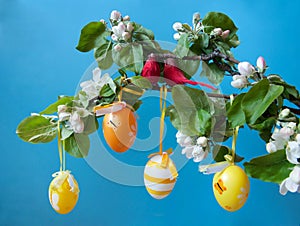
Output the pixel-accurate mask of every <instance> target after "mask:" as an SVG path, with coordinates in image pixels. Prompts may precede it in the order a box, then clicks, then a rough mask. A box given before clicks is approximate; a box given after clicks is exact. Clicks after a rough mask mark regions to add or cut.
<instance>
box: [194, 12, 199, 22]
mask: <svg viewBox="0 0 300 226" xmlns="http://www.w3.org/2000/svg"><path fill="white" fill-rule="evenodd" d="M199 20H200V13H199V12H196V13H194V14H193V21H199Z"/></svg>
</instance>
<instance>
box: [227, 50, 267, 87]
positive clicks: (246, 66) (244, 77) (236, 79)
mask: <svg viewBox="0 0 300 226" xmlns="http://www.w3.org/2000/svg"><path fill="white" fill-rule="evenodd" d="M256 68H257V70H256V69H255V68H254V66H252V65H251V64H250V63H249V62H240V63H239V64H238V71H239V73H240V74H238V75H234V76H233V77H232V79H233V81H232V82H231V85H232V86H233V87H235V88H238V89H242V88H244V87H247V86H248V85H249V84H250V83H249V81H248V79H250V78H251V77H252V76H253V74H254V73H256V72H257V73H263V72H264V71H265V70H266V68H267V65H266V61H265V59H264V58H263V57H261V56H260V57H258V58H257V60H256Z"/></svg>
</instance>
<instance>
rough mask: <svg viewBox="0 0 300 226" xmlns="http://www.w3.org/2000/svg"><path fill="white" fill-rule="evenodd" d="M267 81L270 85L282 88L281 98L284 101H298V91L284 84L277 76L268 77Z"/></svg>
mask: <svg viewBox="0 0 300 226" xmlns="http://www.w3.org/2000/svg"><path fill="white" fill-rule="evenodd" d="M268 79H269V81H270V83H272V84H275V85H281V86H283V87H284V92H283V97H284V98H285V99H288V100H291V99H299V91H298V90H297V89H296V87H295V86H292V85H290V84H288V83H286V82H285V81H284V80H283V79H282V78H281V77H280V76H279V75H276V74H272V75H269V76H268Z"/></svg>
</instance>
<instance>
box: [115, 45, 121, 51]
mask: <svg viewBox="0 0 300 226" xmlns="http://www.w3.org/2000/svg"><path fill="white" fill-rule="evenodd" d="M114 50H115V51H117V52H120V51H121V50H122V46H121V45H120V44H117V45H115V46H114Z"/></svg>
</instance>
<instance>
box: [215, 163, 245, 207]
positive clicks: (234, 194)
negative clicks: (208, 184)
mask: <svg viewBox="0 0 300 226" xmlns="http://www.w3.org/2000/svg"><path fill="white" fill-rule="evenodd" d="M249 190H250V183H249V179H248V177H247V175H246V173H245V172H244V170H243V169H242V168H240V167H239V166H236V165H231V166H228V167H227V168H225V169H224V170H222V171H221V172H218V173H216V174H215V176H214V179H213V191H214V195H215V198H216V200H217V201H218V203H219V205H220V206H221V207H222V208H224V209H225V210H227V211H230V212H234V211H237V210H238V209H240V208H241V207H242V206H243V205H244V204H245V202H246V200H247V198H248V194H249Z"/></svg>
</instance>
